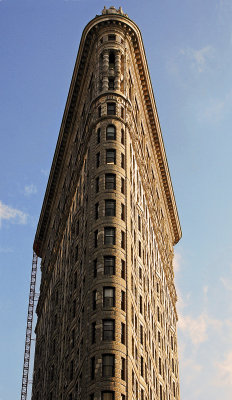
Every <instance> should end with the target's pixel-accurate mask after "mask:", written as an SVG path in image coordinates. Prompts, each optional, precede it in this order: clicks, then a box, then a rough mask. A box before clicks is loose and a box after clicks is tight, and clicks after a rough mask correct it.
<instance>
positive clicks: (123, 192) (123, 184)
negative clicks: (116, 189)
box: [121, 178, 125, 194]
mask: <svg viewBox="0 0 232 400" xmlns="http://www.w3.org/2000/svg"><path fill="white" fill-rule="evenodd" d="M121 193H122V194H125V179H124V178H121Z"/></svg>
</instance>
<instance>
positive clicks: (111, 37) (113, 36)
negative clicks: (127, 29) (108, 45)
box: [108, 35, 116, 41]
mask: <svg viewBox="0 0 232 400" xmlns="http://www.w3.org/2000/svg"><path fill="white" fill-rule="evenodd" d="M108 40H109V41H114V40H116V36H115V35H108Z"/></svg>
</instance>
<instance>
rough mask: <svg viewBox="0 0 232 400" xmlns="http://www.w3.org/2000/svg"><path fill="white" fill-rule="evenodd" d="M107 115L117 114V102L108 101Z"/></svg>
mask: <svg viewBox="0 0 232 400" xmlns="http://www.w3.org/2000/svg"><path fill="white" fill-rule="evenodd" d="M107 115H116V104H115V103H107Z"/></svg>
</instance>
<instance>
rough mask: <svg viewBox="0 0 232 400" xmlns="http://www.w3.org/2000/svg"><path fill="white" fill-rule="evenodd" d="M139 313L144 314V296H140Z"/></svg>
mask: <svg viewBox="0 0 232 400" xmlns="http://www.w3.org/2000/svg"><path fill="white" fill-rule="evenodd" d="M139 312H140V314H142V313H143V299H142V296H139Z"/></svg>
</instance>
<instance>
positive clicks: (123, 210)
mask: <svg viewBox="0 0 232 400" xmlns="http://www.w3.org/2000/svg"><path fill="white" fill-rule="evenodd" d="M121 219H122V220H123V221H125V204H123V203H121Z"/></svg>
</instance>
